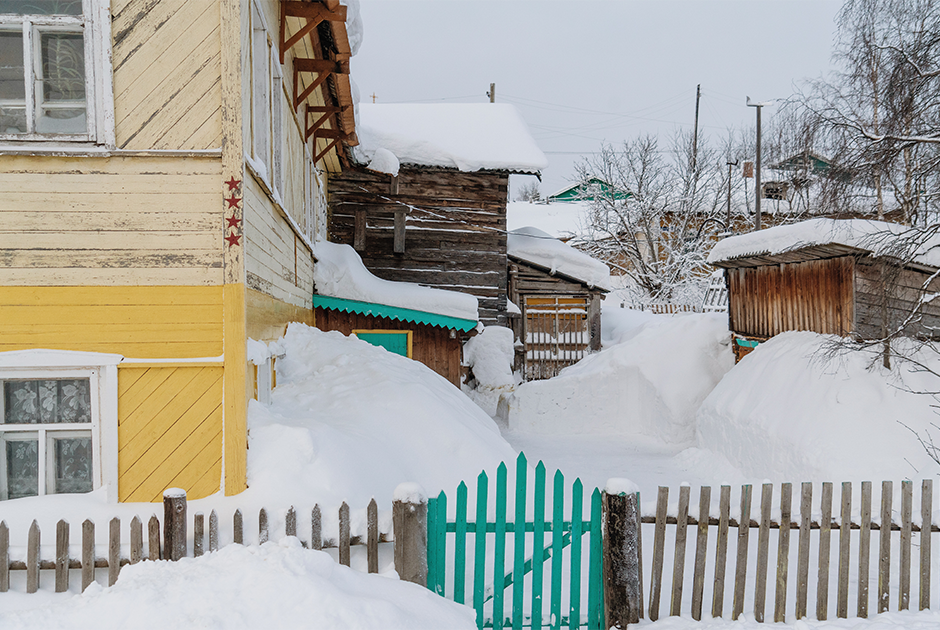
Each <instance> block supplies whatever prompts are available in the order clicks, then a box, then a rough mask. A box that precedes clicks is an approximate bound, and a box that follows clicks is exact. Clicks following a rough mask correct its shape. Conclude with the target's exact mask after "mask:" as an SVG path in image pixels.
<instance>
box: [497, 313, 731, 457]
mask: <svg viewBox="0 0 940 630" xmlns="http://www.w3.org/2000/svg"><path fill="white" fill-rule="evenodd" d="M623 337H624V338H625V340H624V341H622V342H621V343H618V344H616V345H614V346H612V347H610V348H607V349H605V350H603V351H601V352H599V353H597V354H593V355H590V356H588V357H586V358H584V359H582V360H581V361H580V362H579V363H577V364H575V365H573V366H571V367H569V368H566V369H564V370H563V371H562V372H561V374H559V375H558V376H556V377H555V378H552V379H549V380H546V381H531V382H528V383H524V384H523V385H521V386H520V387H518V388H517V390H516V392H515V393H514V394H513V395H512V396H511V397H510V399H509V401H508V414H507V418H506V420H507V422H508V425H509V428H510V430H513V431H525V432H531V433H554V434H560V433H569V434H587V433H596V434H644V435H649V436H652V437H656V438H659V439H661V440H663V441H665V442H669V443H673V444H675V443H690V442H691V440H692V439H693V438H694V436H695V429H694V424H693V422H694V418H695V411H696V409H697V408H698V406H699V405H700V404H701V402H702V400H704V399H705V397H706V396H707V395H708V394H709V392H711V390H712V388H713V387H715V385H716V384H717V383H718V381H719V380H721V377H722V375H724V373H725V372H727V371H728V370H729V369H730V368H731V366H732V365H733V363H734V357H733V355H732V353H731V348H730V345H729V341H730V335H729V334H728V327H727V323H726V317H725V316H724V315H718V314H707V315H695V314H690V315H683V316H677V317H659V318H657V319H655V320H650V321H648V322H646V323H643V324H642V325H640V326H639V327H638V328H636V329H634V330H631V331H630V334H626V333H623Z"/></svg>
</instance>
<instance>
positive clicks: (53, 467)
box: [0, 370, 98, 499]
mask: <svg viewBox="0 0 940 630" xmlns="http://www.w3.org/2000/svg"><path fill="white" fill-rule="evenodd" d="M59 376H64V377H63V378H58V377H57V378H51V377H49V376H43V377H39V378H8V379H5V380H2V381H0V384H2V389H3V395H2V399H0V411H2V413H0V420H2V423H0V498H2V499H18V498H20V497H30V496H37V495H45V494H66V493H75V492H91V491H92V490H93V489H94V487H95V483H94V478H95V475H94V470H95V468H96V461H95V460H96V457H95V451H96V450H97V449H96V448H95V447H96V446H97V440H96V438H95V436H96V433H97V431H96V429H97V425H98V404H97V403H98V401H97V395H96V393H97V387H96V386H97V382H95V386H94V387H93V386H92V381H93V380H94V381H97V373H96V372H95V371H93V370H92V371H87V372H84V373H75V374H69V375H59Z"/></svg>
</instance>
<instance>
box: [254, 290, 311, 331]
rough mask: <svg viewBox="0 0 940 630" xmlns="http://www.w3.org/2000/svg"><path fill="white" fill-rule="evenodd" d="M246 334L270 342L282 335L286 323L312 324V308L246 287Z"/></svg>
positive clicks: (285, 328)
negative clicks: (283, 300) (276, 298)
mask: <svg viewBox="0 0 940 630" xmlns="http://www.w3.org/2000/svg"><path fill="white" fill-rule="evenodd" d="M245 297H246V303H247V304H246V305H247V318H248V336H249V337H251V338H252V339H257V340H259V341H265V342H270V341H274V340H276V339H279V338H281V337H283V336H284V332H285V331H286V330H287V325H288V324H289V323H291V322H302V323H304V324H307V325H308V326H313V325H314V319H313V310H311V309H307V308H303V307H300V306H295V305H293V304H288V303H287V302H282V301H281V300H275V299H274V298H272V297H271V296H269V295H266V294H264V293H261V292H260V291H255V290H253V289H248V291H247V293H246V296H245Z"/></svg>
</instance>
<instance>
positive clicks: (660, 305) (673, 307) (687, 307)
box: [643, 302, 700, 315]
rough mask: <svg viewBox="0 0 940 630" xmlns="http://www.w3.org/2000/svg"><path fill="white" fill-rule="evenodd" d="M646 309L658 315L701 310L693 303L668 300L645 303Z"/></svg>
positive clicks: (644, 308) (644, 307)
mask: <svg viewBox="0 0 940 630" xmlns="http://www.w3.org/2000/svg"><path fill="white" fill-rule="evenodd" d="M643 310H644V311H649V312H650V313H655V314H656V315H675V314H676V313H698V312H700V310H699V309H698V308H697V307H695V306H692V305H691V304H670V303H666V302H650V303H648V304H644V305H643Z"/></svg>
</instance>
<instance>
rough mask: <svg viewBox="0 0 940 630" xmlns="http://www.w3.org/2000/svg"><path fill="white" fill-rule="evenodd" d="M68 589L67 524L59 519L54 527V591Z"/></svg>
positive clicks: (60, 591) (59, 591)
mask: <svg viewBox="0 0 940 630" xmlns="http://www.w3.org/2000/svg"><path fill="white" fill-rule="evenodd" d="M67 590H69V524H68V521H64V520H60V521H59V522H58V523H56V528H55V592H56V593H64V592H65V591H67Z"/></svg>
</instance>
